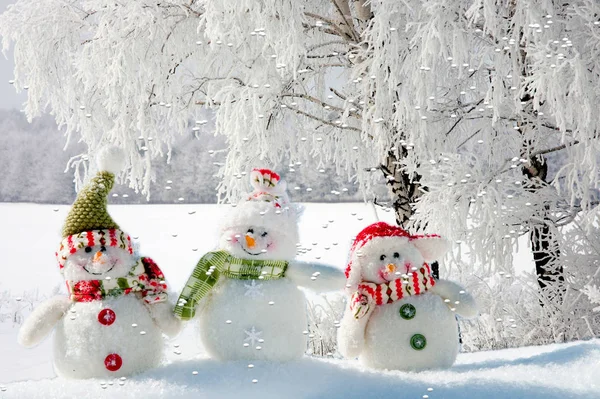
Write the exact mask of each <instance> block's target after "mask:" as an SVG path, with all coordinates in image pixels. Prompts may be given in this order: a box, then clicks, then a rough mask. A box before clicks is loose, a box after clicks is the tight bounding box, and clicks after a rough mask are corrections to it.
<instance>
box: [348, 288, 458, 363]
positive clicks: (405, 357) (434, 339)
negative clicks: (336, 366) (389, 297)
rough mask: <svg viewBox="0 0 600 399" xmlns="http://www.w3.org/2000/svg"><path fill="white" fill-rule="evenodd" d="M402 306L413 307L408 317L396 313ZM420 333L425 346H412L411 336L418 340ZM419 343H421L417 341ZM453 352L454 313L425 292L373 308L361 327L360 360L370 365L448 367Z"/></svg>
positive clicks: (455, 337)
mask: <svg viewBox="0 0 600 399" xmlns="http://www.w3.org/2000/svg"><path fill="white" fill-rule="evenodd" d="M405 305H412V306H413V307H414V311H413V312H414V316H413V317H412V318H410V319H408V318H405V317H406V316H405V317H402V316H401V314H400V309H402V307H403V306H405ZM405 309H406V308H405ZM421 336H422V337H423V338H424V339H425V346H424V347H423V348H422V349H415V348H414V347H413V346H414V345H411V339H412V340H414V339H421ZM413 337H415V338H413ZM419 346H421V344H417V347H419ZM457 354H458V326H457V324H456V318H455V313H454V312H452V311H450V309H448V305H447V304H446V303H444V301H443V299H442V298H441V297H439V296H438V295H436V294H432V293H426V294H421V295H417V296H415V297H411V298H409V299H402V300H400V301H397V302H394V303H390V304H385V305H381V306H377V307H376V308H375V309H374V310H373V313H372V314H371V316H370V319H369V322H368V324H367V327H366V330H365V346H364V350H363V352H362V353H361V355H360V360H361V362H362V363H363V364H365V365H366V366H369V367H373V368H380V369H396V370H422V369H431V368H446V367H450V366H452V364H453V363H454V360H455V359H456V355H457Z"/></svg>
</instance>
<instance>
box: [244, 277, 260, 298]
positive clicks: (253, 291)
mask: <svg viewBox="0 0 600 399" xmlns="http://www.w3.org/2000/svg"><path fill="white" fill-rule="evenodd" d="M244 287H245V288H246V292H245V293H244V296H249V297H250V298H257V297H259V296H264V295H265V294H264V293H263V292H262V284H259V283H257V282H256V280H252V281H251V282H250V284H244Z"/></svg>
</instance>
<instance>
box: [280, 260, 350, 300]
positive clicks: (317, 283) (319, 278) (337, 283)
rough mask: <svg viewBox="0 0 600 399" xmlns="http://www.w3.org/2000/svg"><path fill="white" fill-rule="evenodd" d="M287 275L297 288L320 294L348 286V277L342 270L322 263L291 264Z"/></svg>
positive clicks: (297, 262) (295, 262) (296, 262)
mask: <svg viewBox="0 0 600 399" xmlns="http://www.w3.org/2000/svg"><path fill="white" fill-rule="evenodd" d="M285 275H286V277H288V278H289V279H290V280H292V281H293V282H294V284H296V285H297V286H300V287H303V288H308V289H309V290H311V291H314V292H315V293H318V294H319V293H324V292H331V291H339V290H341V289H343V288H344V286H345V285H346V276H345V275H344V273H343V272H342V271H341V270H339V269H336V268H335V267H332V266H329V265H324V264H321V263H308V262H299V261H294V262H290V264H289V265H288V268H287V270H286V272H285Z"/></svg>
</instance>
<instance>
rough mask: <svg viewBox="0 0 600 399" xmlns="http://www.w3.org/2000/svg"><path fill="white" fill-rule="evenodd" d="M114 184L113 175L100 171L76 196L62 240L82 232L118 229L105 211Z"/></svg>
mask: <svg viewBox="0 0 600 399" xmlns="http://www.w3.org/2000/svg"><path fill="white" fill-rule="evenodd" d="M114 183H115V175H114V174H112V173H110V172H107V171H101V172H98V174H97V175H96V176H95V177H94V178H93V179H92V180H91V181H90V182H89V183H88V184H87V185H86V186H85V187H84V188H83V189H82V190H81V191H80V192H79V193H78V194H77V199H76V200H75V202H74V203H73V207H72V208H71V210H70V211H69V214H68V215H67V220H66V221H65V226H64V227H63V231H62V236H63V238H65V237H68V236H71V235H73V234H77V233H81V232H82V231H90V230H102V229H118V228H119V226H118V225H117V223H115V221H114V220H113V219H112V218H111V217H110V215H109V214H108V211H107V210H106V206H107V197H108V194H109V192H110V190H111V189H112V188H113V185H114Z"/></svg>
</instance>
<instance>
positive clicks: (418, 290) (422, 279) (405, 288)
mask: <svg viewBox="0 0 600 399" xmlns="http://www.w3.org/2000/svg"><path fill="white" fill-rule="evenodd" d="M434 285H435V280H434V279H433V277H432V275H431V268H430V267H429V265H428V264H427V263H423V266H421V267H420V268H419V269H418V270H414V271H412V272H411V273H407V274H406V275H403V276H402V277H400V278H398V279H396V280H392V281H388V282H386V283H381V284H375V283H369V282H364V281H363V282H362V283H360V284H359V285H358V291H356V292H355V293H354V294H353V295H352V297H351V298H350V310H351V311H352V312H353V313H354V318H356V319H360V318H361V317H363V316H364V315H365V314H367V313H368V312H369V310H370V304H373V303H374V304H375V305H377V306H381V305H385V304H387V303H392V302H396V301H399V300H401V299H402V298H406V297H408V296H414V295H420V294H423V293H425V292H427V291H428V290H429V289H431V287H433V286H434Z"/></svg>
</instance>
